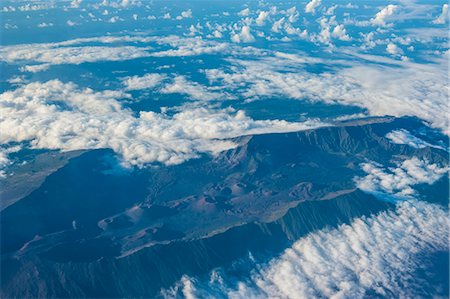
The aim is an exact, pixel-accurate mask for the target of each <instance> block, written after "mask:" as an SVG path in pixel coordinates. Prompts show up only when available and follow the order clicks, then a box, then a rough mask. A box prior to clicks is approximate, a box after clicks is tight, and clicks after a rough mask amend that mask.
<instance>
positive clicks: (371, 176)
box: [356, 157, 448, 197]
mask: <svg viewBox="0 0 450 299" xmlns="http://www.w3.org/2000/svg"><path fill="white" fill-rule="evenodd" d="M361 166H362V169H363V170H364V172H366V173H367V176H365V177H363V178H357V179H356V182H357V185H358V188H360V189H361V190H364V191H368V192H373V193H379V192H382V193H388V194H391V195H394V196H397V197H411V196H413V195H415V191H414V189H413V186H414V185H417V184H425V183H426V184H432V183H434V182H435V181H437V180H438V179H439V178H441V177H442V176H443V175H444V174H445V173H446V172H447V171H448V169H447V168H446V167H442V168H441V167H439V166H438V165H437V164H428V162H427V161H425V160H419V159H418V158H416V157H414V158H411V159H409V160H405V161H403V162H401V163H398V165H397V167H389V168H383V167H382V166H381V165H378V164H375V163H363V164H362V165H361Z"/></svg>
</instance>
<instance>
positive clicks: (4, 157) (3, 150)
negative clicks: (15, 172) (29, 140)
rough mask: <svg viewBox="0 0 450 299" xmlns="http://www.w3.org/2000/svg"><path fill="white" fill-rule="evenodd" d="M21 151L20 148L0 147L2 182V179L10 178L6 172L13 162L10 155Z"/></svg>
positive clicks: (0, 176)
mask: <svg viewBox="0 0 450 299" xmlns="http://www.w3.org/2000/svg"><path fill="white" fill-rule="evenodd" d="M20 150H21V147H20V146H17V145H16V146H11V147H7V146H2V147H0V181H1V179H4V178H6V177H7V176H8V173H7V172H6V169H7V167H8V166H9V165H11V164H12V163H13V162H12V161H11V160H10V158H9V157H8V156H9V154H11V153H15V152H18V151H20Z"/></svg>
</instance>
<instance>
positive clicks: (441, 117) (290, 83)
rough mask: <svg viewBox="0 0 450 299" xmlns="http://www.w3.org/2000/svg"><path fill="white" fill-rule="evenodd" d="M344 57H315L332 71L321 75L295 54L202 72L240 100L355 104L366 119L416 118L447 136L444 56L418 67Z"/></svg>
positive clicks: (359, 56) (236, 61)
mask: <svg viewBox="0 0 450 299" xmlns="http://www.w3.org/2000/svg"><path fill="white" fill-rule="evenodd" d="M347 55H352V56H353V59H351V58H347V59H346V60H345V61H343V60H341V61H340V62H338V60H336V59H333V60H320V59H319V60H320V63H323V64H326V65H327V66H328V67H329V68H330V69H331V70H330V71H326V72H322V73H311V72H308V71H306V70H305V66H304V63H305V56H303V57H302V58H303V59H299V61H296V59H293V58H292V57H293V56H295V55H290V56H289V55H288V56H284V57H282V56H278V57H270V56H266V57H263V58H262V57H259V58H257V59H254V60H251V61H249V60H247V61H246V60H239V59H229V61H230V62H231V63H232V64H233V66H234V67H233V68H228V70H227V71H224V70H221V69H208V70H206V71H205V73H206V75H207V77H208V79H209V80H211V81H212V82H214V83H216V84H219V85H220V86H221V87H222V88H226V89H228V90H231V91H233V92H234V93H235V94H240V95H241V96H242V97H243V98H252V99H258V98H264V97H266V98H267V97H275V96H283V97H287V98H291V99H298V100H306V101H312V102H317V101H318V102H325V103H338V104H342V105H354V106H358V107H362V108H365V109H367V111H368V113H369V114H370V115H376V116H383V115H393V116H404V115H413V116H417V117H419V118H422V119H424V120H426V121H428V122H430V124H431V125H432V126H433V127H436V128H440V129H442V130H443V131H444V132H446V133H450V132H447V131H446V130H447V129H448V126H447V124H448V121H447V111H448V110H447V105H448V104H447V103H448V92H449V87H448V84H447V80H446V78H447V65H448V64H447V61H446V58H445V57H442V58H440V59H436V60H435V61H433V62H430V63H423V64H419V63H414V62H406V61H405V62H403V61H396V60H394V59H389V58H385V57H380V56H371V55H364V54H357V53H354V52H352V53H350V52H348V53H347ZM297 57H298V56H297ZM306 60H307V59H306ZM316 61H317V60H316ZM309 63H316V62H314V60H310V61H309ZM336 63H338V64H341V63H344V64H345V65H346V66H345V67H342V65H341V66H336Z"/></svg>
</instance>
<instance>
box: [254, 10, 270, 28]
mask: <svg viewBox="0 0 450 299" xmlns="http://www.w3.org/2000/svg"><path fill="white" fill-rule="evenodd" d="M268 17H269V12H267V11H261V12H260V13H259V14H258V17H257V18H256V20H255V23H256V25H258V26H264V24H265V23H266V20H267V18H268Z"/></svg>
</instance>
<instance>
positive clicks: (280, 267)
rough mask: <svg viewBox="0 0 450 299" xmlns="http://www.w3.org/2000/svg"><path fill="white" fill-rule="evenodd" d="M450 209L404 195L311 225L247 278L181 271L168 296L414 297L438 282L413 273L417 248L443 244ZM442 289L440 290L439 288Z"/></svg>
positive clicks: (418, 262)
mask: <svg viewBox="0 0 450 299" xmlns="http://www.w3.org/2000/svg"><path fill="white" fill-rule="evenodd" d="M449 224H450V223H449V219H448V216H447V212H446V211H444V210H443V209H442V208H441V207H439V206H437V205H433V204H428V203H424V202H419V201H416V200H408V201H404V202H401V203H399V204H398V205H397V207H396V209H395V210H391V211H385V212H381V213H379V214H378V215H373V216H370V217H361V218H358V219H355V220H353V221H352V222H351V223H350V224H348V225H347V224H345V225H341V226H339V227H338V228H335V229H323V230H320V231H315V232H312V233H310V234H309V235H307V236H305V237H303V238H301V239H300V240H298V241H297V242H295V243H294V244H293V245H292V246H291V247H290V248H288V249H287V250H285V251H284V253H283V254H282V255H281V256H280V257H277V258H274V259H273V260H271V261H270V262H269V263H267V264H266V265H257V266H255V267H254V269H253V270H252V272H251V274H250V278H249V279H248V280H246V281H245V282H244V281H235V280H234V279H233V278H232V277H228V276H226V275H224V274H221V273H220V272H219V271H213V272H212V273H211V275H210V278H209V280H208V281H203V280H198V279H196V278H190V277H187V276H184V277H183V278H182V280H181V281H180V282H179V283H178V284H177V285H176V286H174V287H173V288H172V289H169V290H165V291H163V292H162V295H163V296H165V297H166V298H172V297H176V296H177V295H180V294H182V295H183V296H185V297H186V298H205V297H216V298H233V299H238V298H240V299H243V298H292V299H294V298H366V297H389V296H390V295H391V294H395V296H396V297H400V298H416V297H420V296H417V293H416V292H417V290H423V289H428V290H430V292H433V291H435V290H437V289H435V287H436V288H437V286H435V285H433V284H432V282H427V281H425V280H423V279H415V276H416V275H417V273H416V272H415V271H417V270H418V269H420V268H422V267H423V265H422V262H423V260H422V259H420V258H418V257H420V256H421V254H422V253H427V254H429V253H434V252H437V251H441V250H442V251H446V250H448V247H449V245H448V242H449V239H448V235H449V229H448V228H449ZM441 292H442V290H441Z"/></svg>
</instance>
